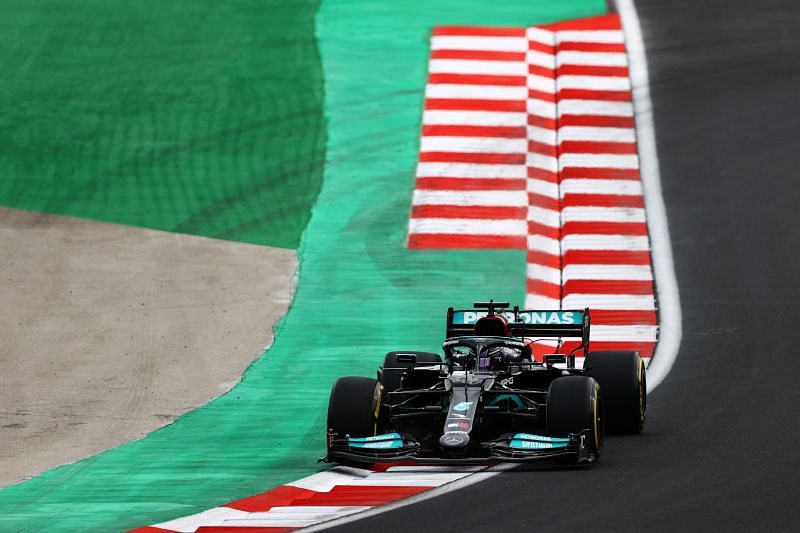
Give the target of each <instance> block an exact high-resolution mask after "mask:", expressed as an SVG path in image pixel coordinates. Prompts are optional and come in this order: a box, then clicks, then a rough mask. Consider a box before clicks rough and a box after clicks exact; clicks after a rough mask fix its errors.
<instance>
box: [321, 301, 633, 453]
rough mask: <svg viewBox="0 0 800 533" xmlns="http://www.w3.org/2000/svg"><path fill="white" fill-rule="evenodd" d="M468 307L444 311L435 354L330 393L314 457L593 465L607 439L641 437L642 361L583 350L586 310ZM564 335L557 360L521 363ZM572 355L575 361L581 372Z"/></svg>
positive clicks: (393, 361)
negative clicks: (566, 342) (321, 443)
mask: <svg viewBox="0 0 800 533" xmlns="http://www.w3.org/2000/svg"><path fill="white" fill-rule="evenodd" d="M474 307H475V308H474V309H458V310H456V309H453V308H452V307H451V308H450V309H448V311H447V334H446V340H445V342H444V344H443V346H442V348H443V352H444V357H442V356H441V355H439V354H436V353H430V352H418V351H394V352H389V353H388V354H387V355H386V357H385V359H384V363H383V367H382V368H381V369H380V370H378V376H377V378H378V379H377V380H376V379H371V378H367V377H343V378H340V379H339V380H338V381H337V382H336V383H335V384H334V386H333V390H332V391H331V396H330V402H329V405H328V454H327V456H326V457H325V458H323V459H322V460H324V461H328V462H331V461H332V462H338V463H356V464H358V463H362V464H363V463H369V464H372V463H380V462H417V463H426V464H438V463H448V464H450V463H457V464H475V463H485V462H487V461H492V460H499V461H511V462H527V461H537V460H542V459H559V460H563V461H566V462H575V463H592V462H594V461H596V460H597V459H598V458H599V457H600V455H601V453H602V451H603V441H604V437H605V434H606V431H609V432H615V433H639V432H641V431H642V428H643V427H644V424H645V415H646V407H647V396H646V395H647V385H646V382H645V379H646V378H645V367H644V364H643V362H642V360H641V358H640V357H639V354H638V353H636V352H626V351H604V352H590V351H589V329H590V313H589V309H583V310H572V311H565V310H558V311H538V310H537V311H534V310H520V309H519V308H518V307H516V306H515V307H514V308H513V309H509V304H508V303H507V302H493V301H490V302H478V303H475V304H474ZM563 338H578V339H580V343H579V344H578V346H577V347H576V348H575V349H573V350H571V351H569V352H567V353H563V352H566V350H562V353H552V354H545V355H543V357H540V358H537V357H533V356H532V350H531V345H532V343H534V342H539V341H542V340H548V339H549V340H550V341H551V345H552V344H553V340H554V339H557V343H558V346H559V347H560V346H561V339H563ZM553 351H556V352H557V351H558V350H557V349H554V350H553ZM576 355H580V356H582V357H585V359H584V364H583V368H577V367H576V364H575V358H576ZM538 359H541V360H538Z"/></svg>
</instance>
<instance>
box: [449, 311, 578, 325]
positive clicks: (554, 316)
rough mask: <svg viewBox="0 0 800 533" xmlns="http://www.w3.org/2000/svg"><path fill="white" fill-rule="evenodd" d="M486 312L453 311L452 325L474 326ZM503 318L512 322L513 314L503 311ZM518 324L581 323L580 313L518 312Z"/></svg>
mask: <svg viewBox="0 0 800 533" xmlns="http://www.w3.org/2000/svg"><path fill="white" fill-rule="evenodd" d="M486 314H487V313H486V311H454V312H453V324H460V325H464V324H474V323H475V322H477V321H478V319H479V318H481V317H484V316H486ZM502 314H503V316H505V317H506V319H507V320H508V321H509V322H514V313H512V312H511V311H504V312H503V313H502ZM519 323H522V324H534V325H537V324H542V325H550V324H563V325H575V326H578V325H581V324H582V323H583V312H582V311H520V313H519Z"/></svg>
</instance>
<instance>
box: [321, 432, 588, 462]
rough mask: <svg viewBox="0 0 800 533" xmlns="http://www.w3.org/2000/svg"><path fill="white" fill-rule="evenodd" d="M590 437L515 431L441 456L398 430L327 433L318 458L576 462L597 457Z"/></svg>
mask: <svg viewBox="0 0 800 533" xmlns="http://www.w3.org/2000/svg"><path fill="white" fill-rule="evenodd" d="M591 438H592V435H591V430H588V429H586V430H583V431H580V432H578V433H574V434H570V435H569V436H568V437H564V438H558V437H547V436H543V435H534V434H530V433H516V434H508V435H504V436H502V437H500V438H498V439H496V440H493V441H489V442H484V443H482V444H481V447H480V449H479V450H478V451H480V452H481V453H480V454H477V453H475V454H473V455H470V454H469V453H467V454H465V455H464V456H444V455H437V454H435V453H429V452H428V453H423V452H422V450H421V447H420V445H419V443H417V442H416V441H415V440H414V439H413V438H412V437H410V436H409V435H405V434H400V433H388V434H385V435H377V436H374V437H364V438H352V437H343V438H339V437H338V436H336V435H329V436H328V439H329V440H328V442H329V445H328V455H327V457H324V458H323V459H321V460H322V461H325V462H337V463H362V464H363V463H368V464H371V463H394V462H404V463H405V462H408V463H420V464H459V465H475V464H486V463H487V462H511V463H527V462H534V461H542V460H547V459H554V458H573V459H574V460H575V462H577V463H589V462H593V461H594V460H595V459H596V454H595V452H594V450H593V449H592V448H591V447H590V446H589V445H588V443H589V442H591V441H590V439H591Z"/></svg>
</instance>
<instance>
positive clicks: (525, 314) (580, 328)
mask: <svg viewBox="0 0 800 533" xmlns="http://www.w3.org/2000/svg"><path fill="white" fill-rule="evenodd" d="M505 305H508V304H505ZM501 306H502V304H497V303H494V302H492V303H491V304H481V303H476V304H475V307H476V308H478V309H453V308H452V307H450V308H449V309H448V310H447V338H448V339H449V338H451V337H463V336H469V335H474V334H475V323H476V322H477V321H478V319H479V318H481V317H484V316H487V315H488V314H490V313H491V314H501V315H503V316H504V317H505V318H506V320H508V324H509V327H510V329H511V334H512V335H513V336H514V337H554V338H560V337H572V338H579V339H581V341H582V342H581V347H583V348H584V350H585V351H588V349H589V327H590V318H589V308H588V307H587V308H586V309H570V310H566V309H554V310H542V309H535V310H534V309H525V310H520V308H519V307H518V306H516V305H515V306H514V308H513V309H511V310H508V309H503V308H502V307H501ZM481 307H484V308H488V309H487V310H486V311H484V310H482V309H480V308H481ZM496 308H499V309H497V310H495V309H496Z"/></svg>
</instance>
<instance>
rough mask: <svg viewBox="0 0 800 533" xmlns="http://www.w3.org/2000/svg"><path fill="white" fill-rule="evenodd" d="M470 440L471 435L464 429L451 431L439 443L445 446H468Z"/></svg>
mask: <svg viewBox="0 0 800 533" xmlns="http://www.w3.org/2000/svg"><path fill="white" fill-rule="evenodd" d="M468 442H469V435H468V434H467V433H465V432H463V431H449V432H447V433H445V434H444V435H442V437H441V438H440V439H439V444H441V445H442V446H444V447H460V446H466V445H467V443H468Z"/></svg>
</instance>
